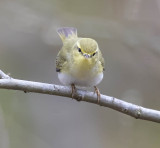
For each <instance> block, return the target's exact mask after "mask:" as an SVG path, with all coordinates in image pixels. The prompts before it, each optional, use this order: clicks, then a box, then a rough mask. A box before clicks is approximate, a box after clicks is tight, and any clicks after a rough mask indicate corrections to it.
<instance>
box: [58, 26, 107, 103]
mask: <svg viewBox="0 0 160 148" xmlns="http://www.w3.org/2000/svg"><path fill="white" fill-rule="evenodd" d="M57 33H58V34H59V36H60V38H61V40H62V42H63V46H62V49H61V50H60V51H59V53H58V55H57V57H56V71H57V72H58V78H59V80H60V82H61V83H62V84H64V85H71V87H72V98H73V95H74V93H75V90H76V87H75V85H76V86H82V87H91V86H94V88H95V92H96V93H97V99H98V102H99V101H100V91H99V89H98V88H97V87H96V85H97V84H99V83H100V82H101V81H102V79H103V71H104V59H103V57H102V53H101V51H100V49H99V47H98V44H97V42H96V41H95V40H94V39H91V38H81V37H78V36H77V29H76V28H72V27H64V28H59V29H58V30H57Z"/></svg>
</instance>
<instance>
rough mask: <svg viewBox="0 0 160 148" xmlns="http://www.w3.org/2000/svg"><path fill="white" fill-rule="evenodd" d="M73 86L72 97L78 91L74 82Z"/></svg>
mask: <svg viewBox="0 0 160 148" xmlns="http://www.w3.org/2000/svg"><path fill="white" fill-rule="evenodd" d="M71 87H72V92H71V96H72V99H73V96H74V94H75V93H76V87H75V85H74V84H71Z"/></svg>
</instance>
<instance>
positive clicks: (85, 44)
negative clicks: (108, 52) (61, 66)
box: [76, 38, 98, 59]
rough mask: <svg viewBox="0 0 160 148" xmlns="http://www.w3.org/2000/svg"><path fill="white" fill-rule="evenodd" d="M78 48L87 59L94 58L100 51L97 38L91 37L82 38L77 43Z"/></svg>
mask: <svg viewBox="0 0 160 148" xmlns="http://www.w3.org/2000/svg"><path fill="white" fill-rule="evenodd" d="M76 48H77V51H78V52H79V54H81V55H82V56H84V57H85V58H86V59H88V58H93V57H95V56H96V55H97V53H98V44H97V42H96V41H95V40H93V39H90V38H81V39H80V40H78V41H77V43H76Z"/></svg>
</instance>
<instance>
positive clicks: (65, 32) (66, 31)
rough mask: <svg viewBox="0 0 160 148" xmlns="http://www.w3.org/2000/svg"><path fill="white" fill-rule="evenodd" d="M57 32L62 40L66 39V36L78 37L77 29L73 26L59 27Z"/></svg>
mask: <svg viewBox="0 0 160 148" xmlns="http://www.w3.org/2000/svg"><path fill="white" fill-rule="evenodd" d="M57 33H58V34H59V36H60V38H61V39H62V41H64V40H65V39H66V38H71V37H77V29H76V28H73V27H62V28H58V29H57Z"/></svg>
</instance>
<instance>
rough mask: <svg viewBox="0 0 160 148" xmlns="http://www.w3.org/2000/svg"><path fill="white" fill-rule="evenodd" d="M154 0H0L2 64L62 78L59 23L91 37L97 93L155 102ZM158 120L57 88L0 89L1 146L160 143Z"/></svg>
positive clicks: (24, 75)
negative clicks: (98, 59)
mask: <svg viewBox="0 0 160 148" xmlns="http://www.w3.org/2000/svg"><path fill="white" fill-rule="evenodd" d="M159 18H160V1H159V0H152V1H151V0H102V1H97V0H94V1H93V0H85V1H74V0H66V1H60V0H45V1H44V0H0V69H1V70H3V71H4V72H5V73H10V75H11V76H12V77H14V78H18V79H25V80H31V81H39V82H46V83H54V84H60V82H59V80H58V79H57V74H56V71H55V63H54V61H55V57H56V55H57V53H58V51H59V49H60V48H61V46H62V42H61V40H60V38H59V36H58V35H57V33H56V28H57V27H62V26H71V27H76V28H77V29H78V35H79V36H81V37H91V38H94V39H95V40H97V42H98V43H99V46H100V49H101V50H102V53H103V55H104V58H105V61H106V71H105V73H104V80H103V82H102V83H101V84H100V85H99V86H98V87H99V89H100V91H101V93H103V94H106V95H109V96H114V97H116V98H119V99H122V100H125V101H127V102H131V103H135V104H137V105H141V106H144V107H147V108H152V109H156V110H159V109H160V19H159ZM159 139H160V125H159V124H158V123H153V122H148V121H143V120H136V119H134V118H131V117H129V116H127V115H124V114H122V113H119V112H117V111H114V110H112V109H109V108H104V107H100V106H98V105H94V104H89V103H86V102H77V101H75V100H72V99H68V98H65V97H58V96H49V95H43V94H35V93H27V94H25V93H23V92H20V91H12V90H0V148H22V147H23V148H44V147H45V148H53V147H60V148H73V147H76V148H83V147H84V148H97V147H100V148H106V147H108V148H116V147H118V148H128V147H129V148H135V147H136V148H140V147H141V148H151V147H153V148H159V147H160V140H159Z"/></svg>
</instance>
